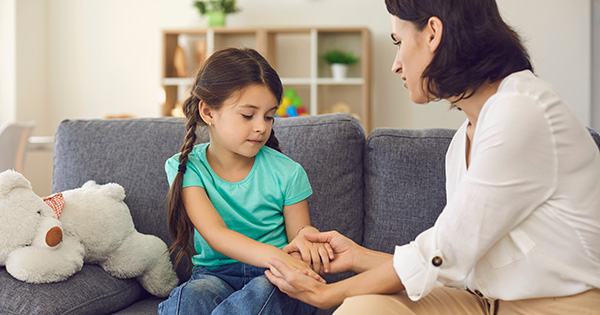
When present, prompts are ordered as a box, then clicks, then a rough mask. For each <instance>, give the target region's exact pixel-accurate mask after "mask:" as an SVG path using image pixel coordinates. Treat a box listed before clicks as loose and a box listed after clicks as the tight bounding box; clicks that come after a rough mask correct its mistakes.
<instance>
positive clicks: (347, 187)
mask: <svg viewBox="0 0 600 315" xmlns="http://www.w3.org/2000/svg"><path fill="white" fill-rule="evenodd" d="M274 129H275V132H276V134H275V135H276V136H277V138H278V140H279V142H280V147H281V149H282V151H283V153H284V154H286V155H287V156H289V157H290V158H291V159H293V160H294V161H297V162H298V163H300V164H301V165H302V166H303V167H304V169H305V170H306V173H307V175H308V179H309V181H310V184H311V186H312V189H313V195H312V196H311V197H309V198H308V206H309V211H310V217H311V221H312V224H313V225H314V226H315V227H316V228H318V229H319V230H321V231H328V230H334V229H335V230H338V231H340V232H341V233H343V234H344V235H346V236H348V237H350V238H351V239H353V240H355V241H356V242H360V241H361V238H362V233H363V224H362V219H363V214H364V210H363V205H362V204H363V191H364V180H363V150H364V143H365V133H364V130H363V129H362V126H361V125H360V122H359V121H358V120H357V119H356V118H354V117H353V116H352V115H349V114H329V115H319V116H305V117H297V118H286V119H279V120H277V122H276V125H275V127H274Z"/></svg>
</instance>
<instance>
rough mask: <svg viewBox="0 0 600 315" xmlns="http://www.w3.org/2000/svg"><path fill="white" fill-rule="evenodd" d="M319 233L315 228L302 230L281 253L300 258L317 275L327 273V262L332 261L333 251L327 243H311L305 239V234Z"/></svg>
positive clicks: (310, 227) (309, 227)
mask: <svg viewBox="0 0 600 315" xmlns="http://www.w3.org/2000/svg"><path fill="white" fill-rule="evenodd" d="M315 232H317V233H318V232H319V231H318V230H317V229H316V228H314V227H312V226H308V227H305V228H302V229H301V230H300V231H299V232H298V235H297V236H296V237H295V238H294V239H293V240H292V242H290V244H289V245H287V246H286V247H284V248H283V251H284V252H286V253H288V254H291V255H292V256H295V257H297V256H298V255H297V254H299V255H300V258H301V259H302V260H303V261H304V262H305V263H306V264H308V265H309V266H311V267H312V269H313V270H314V271H315V272H317V273H322V272H323V273H328V272H329V261H330V260H332V259H333V257H334V254H333V249H332V248H331V246H330V245H329V243H327V242H311V241H309V240H307V239H306V237H305V233H315Z"/></svg>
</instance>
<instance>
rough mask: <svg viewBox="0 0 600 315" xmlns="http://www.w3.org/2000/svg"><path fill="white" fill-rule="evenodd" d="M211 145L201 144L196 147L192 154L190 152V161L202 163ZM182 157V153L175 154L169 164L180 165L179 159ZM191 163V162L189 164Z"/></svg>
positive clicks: (168, 160) (168, 161)
mask: <svg viewBox="0 0 600 315" xmlns="http://www.w3.org/2000/svg"><path fill="white" fill-rule="evenodd" d="M208 144H209V143H199V144H196V145H194V148H193V149H192V152H190V154H189V156H188V161H190V162H192V161H200V160H203V159H204V158H203V157H204V156H206V155H205V152H206V148H207V147H208ZM180 156H181V152H177V153H175V154H173V156H171V157H170V158H169V159H167V164H177V165H179V157H180ZM188 163H189V162H188Z"/></svg>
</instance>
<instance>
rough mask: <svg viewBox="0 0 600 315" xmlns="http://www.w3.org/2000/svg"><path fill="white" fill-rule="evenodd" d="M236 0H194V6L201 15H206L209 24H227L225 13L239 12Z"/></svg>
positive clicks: (210, 25)
mask: <svg viewBox="0 0 600 315" xmlns="http://www.w3.org/2000/svg"><path fill="white" fill-rule="evenodd" d="M235 1H236V0H200V1H194V3H193V6H194V7H196V9H198V12H200V15H206V16H207V18H208V26H209V27H212V26H225V15H227V14H229V13H236V12H239V11H240V9H239V8H238V7H237V6H236V5H235Z"/></svg>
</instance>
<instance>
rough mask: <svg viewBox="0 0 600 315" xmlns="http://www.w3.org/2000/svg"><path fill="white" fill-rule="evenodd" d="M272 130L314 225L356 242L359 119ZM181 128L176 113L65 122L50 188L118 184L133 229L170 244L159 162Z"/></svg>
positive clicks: (285, 122) (294, 123)
mask: <svg viewBox="0 0 600 315" xmlns="http://www.w3.org/2000/svg"><path fill="white" fill-rule="evenodd" d="M274 130H275V132H276V136H277V138H278V139H279V142H280V146H281V148H282V150H283V153H284V154H286V155H288V156H289V157H290V158H292V159H294V160H295V161H297V162H299V163H300V164H301V165H302V166H303V167H304V168H305V170H306V172H307V174H308V178H309V180H310V182H311V185H312V188H313V195H312V196H311V197H310V198H309V200H308V202H309V209H310V213H311V219H312V223H313V225H314V226H316V227H318V228H319V229H321V230H330V229H338V230H339V231H341V232H343V233H344V234H346V235H348V236H349V237H351V238H352V239H354V240H356V241H360V239H361V237H362V218H363V212H364V211H363V202H362V201H363V194H362V192H363V177H362V176H363V169H362V165H363V160H362V159H363V147H364V141H365V134H364V131H363V129H362V127H361V126H360V123H359V122H358V120H356V119H355V118H354V117H352V116H351V115H347V114H332V115H322V116H306V117H298V118H286V119H277V120H276V125H275V127H274ZM185 132H186V131H185V122H184V119H183V118H173V117H162V118H135V119H116V120H110V119H109V120H106V119H102V120H100V119H98V120H65V121H63V122H61V123H60V125H59V126H58V129H57V132H56V135H55V149H54V171H53V188H52V190H53V191H54V192H61V191H64V190H68V189H73V188H77V187H80V186H81V185H83V183H85V182H86V181H88V180H95V181H96V182H98V183H99V184H104V183H108V182H114V183H118V184H120V185H122V186H123V187H124V188H125V193H126V195H127V197H126V198H125V202H126V203H127V205H128V206H129V209H130V211H131V214H132V216H133V221H134V223H135V227H136V229H137V230H138V231H140V232H141V233H145V234H153V235H156V236H158V237H160V238H161V239H162V240H163V241H165V242H166V243H167V244H168V245H170V244H171V243H172V240H171V237H170V234H169V230H168V227H167V223H166V222H167V218H166V196H167V192H168V190H169V184H168V181H167V178H166V175H165V172H164V163H165V161H166V160H167V159H168V158H169V157H171V156H172V155H173V154H175V153H176V152H178V151H179V149H180V147H181V145H182V143H183V139H184V136H185ZM198 138H199V139H198V142H207V141H208V140H209V137H208V132H207V129H206V127H202V128H199V130H198ZM186 267H187V265H186V264H185V263H182V264H180V265H179V268H178V269H177V274H178V276H179V279H180V281H185V280H187V279H188V278H189V271H187V270H186Z"/></svg>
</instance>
